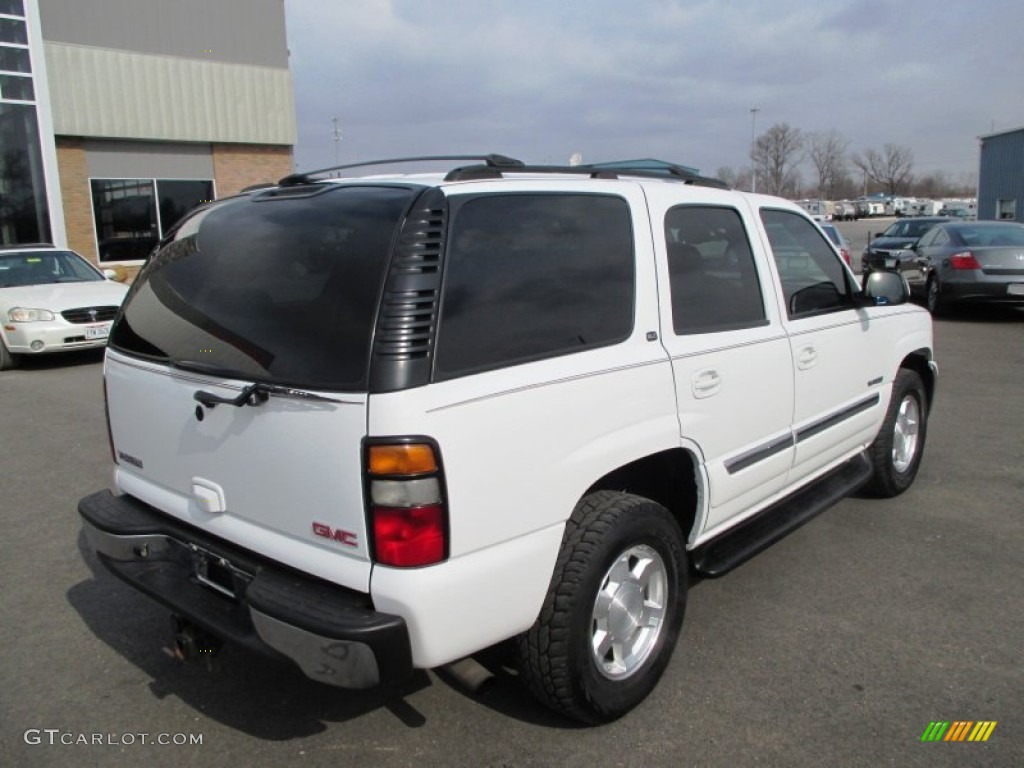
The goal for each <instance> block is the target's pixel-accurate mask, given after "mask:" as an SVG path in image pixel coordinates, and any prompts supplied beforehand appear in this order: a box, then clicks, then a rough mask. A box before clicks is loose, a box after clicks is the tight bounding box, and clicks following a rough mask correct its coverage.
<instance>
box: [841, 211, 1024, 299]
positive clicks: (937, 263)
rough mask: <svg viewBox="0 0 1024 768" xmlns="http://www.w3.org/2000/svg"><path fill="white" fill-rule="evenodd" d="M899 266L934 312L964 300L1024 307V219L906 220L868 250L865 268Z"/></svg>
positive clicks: (896, 267) (909, 282) (941, 218)
mask: <svg viewBox="0 0 1024 768" xmlns="http://www.w3.org/2000/svg"><path fill="white" fill-rule="evenodd" d="M878 269H887V270H892V269H897V270H899V272H900V273H901V274H902V275H903V276H904V278H906V280H907V283H908V285H909V286H910V290H911V293H912V294H913V295H916V296H918V297H920V298H922V299H923V300H924V302H925V304H926V306H927V307H928V310H929V311H930V312H931V313H932V314H933V315H942V314H945V313H947V312H948V311H949V310H950V309H952V308H953V306H954V305H957V304H960V303H965V304H966V303H981V302H993V303H998V304H1004V305H1019V306H1024V224H1017V223H1014V222H1005V221H968V220H964V219H959V218H949V217H922V218H910V219H901V220H900V221H897V222H894V223H893V224H892V226H890V227H889V228H888V229H886V230H885V231H884V232H882V233H881V234H880V235H878V236H877V237H876V238H875V239H874V240H872V241H871V242H870V243H869V244H868V246H867V247H866V248H865V249H864V252H863V255H862V259H861V271H862V272H864V273H865V274H866V273H869V272H871V271H872V270H878Z"/></svg>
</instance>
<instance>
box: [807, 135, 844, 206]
mask: <svg viewBox="0 0 1024 768" xmlns="http://www.w3.org/2000/svg"><path fill="white" fill-rule="evenodd" d="M806 144H807V156H808V157H810V159H811V163H813V164H814V170H815V171H816V172H817V174H818V194H819V195H821V196H822V197H824V198H825V199H826V200H831V199H833V196H834V194H835V189H836V187H837V186H839V184H840V183H841V182H842V181H843V179H844V178H845V176H846V160H845V159H844V158H845V155H846V148H847V147H849V146H850V142H849V141H847V140H846V139H844V138H843V136H842V134H840V133H839V132H838V131H836V130H831V131H814V132H812V133H809V134H807V138H806Z"/></svg>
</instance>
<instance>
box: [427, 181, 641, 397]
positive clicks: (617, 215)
mask: <svg viewBox="0 0 1024 768" xmlns="http://www.w3.org/2000/svg"><path fill="white" fill-rule="evenodd" d="M451 221H452V223H451V229H450V231H449V245H448V252H447V257H446V261H445V275H444V289H443V290H444V298H443V303H442V306H441V322H440V325H439V331H438V341H437V357H436V363H435V372H434V378H435V380H444V379H451V378H455V377H457V376H461V375H465V374H467V373H472V372H477V371H484V370H490V369H494V368H501V367H504V366H508V365H513V364H516V363H522V362H527V361H530V360H540V359H543V358H548V357H554V356H557V355H561V354H566V353H571V352H577V351H580V350H585V349H592V348H594V347H600V346H605V345H608V344H613V343H616V342H618V341H622V340H624V339H625V338H627V337H628V336H629V334H630V333H631V331H632V328H633V295H634V290H633V283H634V264H633V232H632V227H631V224H630V214H629V206H628V204H627V203H626V201H625V200H623V199H622V198H619V197H612V196H605V195H576V194H522V195H490V196H486V197H475V198H469V199H466V200H464V201H461V202H460V201H458V200H457V199H455V200H453V201H452V220H451Z"/></svg>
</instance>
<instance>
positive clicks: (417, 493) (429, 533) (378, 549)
mask: <svg viewBox="0 0 1024 768" xmlns="http://www.w3.org/2000/svg"><path fill="white" fill-rule="evenodd" d="M364 468H365V472H366V499H367V517H368V519H369V528H370V531H371V532H372V537H373V558H374V560H375V561H376V562H378V563H380V564H381V565H390V566H393V567H396V568H414V567H417V566H423V565H432V564H433V563H439V562H441V561H442V560H444V559H445V558H446V557H447V556H448V509H447V506H446V505H445V500H444V477H443V473H442V469H441V460H440V452H439V450H438V448H437V445H436V444H435V443H434V442H433V441H430V440H428V439H427V438H405V439H403V438H398V439H392V440H387V441H377V440H374V441H373V442H370V443H368V444H367V446H366V450H365V453H364Z"/></svg>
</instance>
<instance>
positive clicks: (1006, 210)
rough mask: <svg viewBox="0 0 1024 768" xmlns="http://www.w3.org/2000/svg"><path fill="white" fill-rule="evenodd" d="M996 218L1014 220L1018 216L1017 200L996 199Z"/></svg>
mask: <svg viewBox="0 0 1024 768" xmlns="http://www.w3.org/2000/svg"><path fill="white" fill-rule="evenodd" d="M996 218H997V219H1003V220H1005V221H1012V220H1014V219H1016V218H1017V200H1016V199H1013V200H996Z"/></svg>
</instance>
